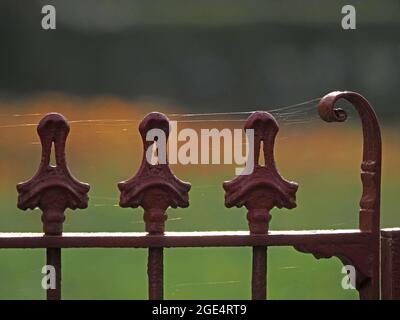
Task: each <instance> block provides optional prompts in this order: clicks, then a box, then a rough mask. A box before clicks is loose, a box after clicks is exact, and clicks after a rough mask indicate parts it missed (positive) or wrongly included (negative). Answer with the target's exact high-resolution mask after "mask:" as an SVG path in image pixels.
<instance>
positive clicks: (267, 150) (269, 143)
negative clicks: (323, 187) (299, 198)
mask: <svg viewBox="0 0 400 320" xmlns="http://www.w3.org/2000/svg"><path fill="white" fill-rule="evenodd" d="M244 128H245V130H246V134H247V136H248V138H249V141H251V139H252V136H253V137H254V147H253V149H251V148H249V156H248V160H247V161H248V162H252V163H253V164H254V166H253V170H252V172H246V174H242V175H240V176H238V177H236V178H235V179H234V180H231V181H226V182H224V184H223V187H224V189H225V206H226V207H228V208H230V207H233V206H236V207H242V206H243V205H244V206H245V207H246V208H247V210H248V213H247V220H248V221H249V228H250V232H251V233H266V232H267V231H268V224H269V221H270V219H271V215H270V210H271V209H272V208H273V207H278V208H287V209H292V208H294V207H296V192H297V189H298V185H297V183H295V182H291V181H287V180H285V179H284V178H282V177H281V175H280V174H279V172H278V170H277V168H276V165H275V160H274V143H275V137H276V135H277V133H278V130H279V127H278V124H277V122H276V120H275V119H274V117H273V116H272V115H271V114H269V113H267V112H261V111H258V112H254V113H253V114H252V115H251V116H250V117H249V118H248V119H247V121H246V124H245V127H244ZM261 142H263V150H262V152H263V155H264V158H265V165H264V166H262V165H260V164H259V156H260V149H261ZM250 144H251V143H250ZM246 168H248V165H246Z"/></svg>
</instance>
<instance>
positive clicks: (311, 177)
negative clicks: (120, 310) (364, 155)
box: [0, 99, 400, 299]
mask: <svg viewBox="0 0 400 320" xmlns="http://www.w3.org/2000/svg"><path fill="white" fill-rule="evenodd" d="M50 102H51V103H50ZM50 102H47V103H44V102H42V101H39V102H37V107H36V109H35V108H33V109H31V110H30V112H37V111H40V112H44V111H46V110H47V109H46V108H48V110H59V112H62V113H63V114H65V115H66V116H67V117H68V118H69V119H74V120H77V119H108V118H114V119H141V118H142V115H141V114H136V111H135V110H136V109H135V108H133V107H132V106H129V105H122V106H121V105H120V102H118V103H117V102H115V101H114V100H111V101H109V100H104V99H98V100H95V102H92V103H91V104H89V105H91V106H92V108H88V106H87V105H86V103H87V102H82V105H81V108H77V106H76V105H75V104H76V103H78V102H79V101H78V102H76V101H73V102H69V104H67V106H64V105H63V103H65V101H64V100H62V99H61V100H60V101H59V100H54V99H53V100H51V101H50ZM98 104H100V105H98ZM113 104H114V106H113V108H112V110H113V112H111V113H110V106H112V105H113ZM12 110H13V109H12ZM137 110H139V109H137ZM10 112H11V111H10ZM142 112H143V111H142ZM39 116H40V115H38V117H39ZM35 117H36V116H35ZM9 119H10V118H9V117H6V118H5V120H4V121H6V122H5V124H7V125H9V124H10V122H9ZM16 119H17V120H18V119H19V118H16ZM38 119H39V118H38ZM38 119H32V120H29V121H27V120H23V121H25V122H23V123H22V125H21V123H20V122H17V123H16V125H17V127H15V128H14V127H12V126H11V127H7V126H6V127H5V128H4V129H3V131H2V139H1V140H0V147H1V150H2V152H1V154H0V172H1V173H2V174H1V175H2V183H1V184H0V188H1V192H0V203H1V204H2V211H1V213H0V231H1V232H28V231H30V232H41V230H42V225H41V220H40V211H39V210H34V211H27V212H21V211H20V210H18V209H17V208H16V199H17V193H16V190H15V184H16V183H17V182H19V181H23V180H24V179H28V178H30V177H31V176H32V175H33V174H34V172H35V170H36V168H37V166H38V160H39V155H40V145H39V144H38V140H37V135H36V132H35V125H28V126H25V125H24V123H25V124H29V123H33V124H34V123H37V121H36V120H38ZM15 121H16V120H15ZM18 121H22V120H18ZM131 122H132V123H131ZM113 125H115V124H113V123H108V124H107V123H101V124H99V125H98V126H96V125H93V124H91V123H90V124H89V125H73V127H72V128H71V135H70V137H69V140H68V146H67V155H68V157H67V158H68V163H69V166H70V168H71V171H72V172H73V174H74V175H75V176H76V177H77V178H79V180H81V181H84V182H88V183H90V185H91V190H90V193H89V197H90V200H89V207H88V208H87V209H85V210H78V211H71V210H68V211H67V218H66V221H65V224H64V230H65V231H66V232H82V231H83V232H85V231H93V232H95V231H99V232H100V231H102V232H112V231H118V232H129V231H143V230H144V223H143V218H142V210H141V209H122V208H120V207H118V201H119V192H118V190H117V187H116V184H117V183H118V182H119V181H122V180H124V179H127V178H129V177H130V176H132V175H133V174H134V173H135V171H136V169H137V167H138V165H139V161H140V159H141V149H140V148H141V146H140V144H139V142H140V139H139V137H138V133H137V123H133V120H129V121H128V120H127V123H123V124H121V125H120V126H113ZM16 128H18V129H16ZM281 129H282V130H281V133H280V136H279V138H278V139H279V140H278V143H277V146H276V149H277V150H276V151H277V152H276V157H277V158H276V160H277V163H278V167H279V169H280V172H281V174H282V176H284V177H285V178H287V179H293V180H294V181H296V182H298V183H299V186H300V187H299V190H298V193H297V204H298V207H297V208H295V209H293V210H277V209H274V210H273V211H272V215H273V218H272V221H271V224H270V229H271V230H302V229H306V230H307V229H345V228H357V226H358V203H359V199H360V195H361V181H360V175H359V170H360V169H359V163H360V158H361V134H360V128H359V127H358V128H356V127H355V126H349V127H347V130H346V129H345V128H342V129H341V130H338V128H337V127H335V125H329V126H326V127H325V126H324V127H323V126H322V125H320V127H318V126H317V127H315V128H314V127H312V128H311V127H309V128H307V127H306V128H303V126H301V128H293V129H292V130H294V131H290V130H289V129H288V128H281ZM308 129H311V130H308ZM389 129H390V128H389ZM389 129H388V130H386V131H385V132H384V135H383V137H384V139H386V143H384V161H383V167H384V171H383V180H382V183H383V184H382V214H381V225H382V227H393V226H398V224H399V220H398V217H397V214H396V208H397V199H398V173H397V171H396V168H397V164H398V156H399V154H400V153H399V148H398V138H399V137H398V130H397V127H396V128H392V130H389ZM7 130H8V131H7ZM299 141H300V143H299ZM184 167H185V166H172V169H173V171H174V173H175V174H176V175H177V176H178V177H179V178H181V179H183V180H186V181H189V182H191V183H192V190H191V191H190V207H189V208H187V209H170V210H168V215H169V218H168V221H167V230H169V231H206V230H247V229H248V226H247V221H246V210H245V209H243V208H241V209H238V208H232V209H227V208H225V207H224V192H223V189H222V182H223V181H224V180H228V179H232V178H233V173H234V170H233V166H232V168H227V167H226V166H221V168H216V167H214V166H213V167H210V166H192V167H190V168H184ZM231 169H232V170H231ZM62 252H63V253H62V259H63V264H62V268H63V271H62V272H63V275H62V278H63V281H62V283H63V287H62V294H63V298H64V299H145V298H147V274H146V266H147V252H146V250H145V249H63V251H62ZM268 253H269V254H268V297H269V298H270V299H357V298H358V294H357V293H356V291H354V290H344V289H342V287H341V281H342V278H343V276H344V275H343V274H342V273H341V270H342V264H341V263H340V261H339V260H338V259H337V258H332V259H322V260H316V259H315V258H314V257H312V256H311V255H309V254H303V253H299V252H297V251H295V250H294V249H293V248H291V247H273V248H269V249H268ZM44 263H45V250H42V249H35V250H28V249H21V250H9V249H4V250H0V275H1V279H0V283H1V285H0V299H43V298H44V297H45V292H44V290H43V289H42V287H41V280H42V277H43V275H42V274H41V268H42V266H43V265H44ZM250 283H251V248H185V249H183V248H177V249H166V250H165V298H167V299H249V298H250V292H251V289H250Z"/></svg>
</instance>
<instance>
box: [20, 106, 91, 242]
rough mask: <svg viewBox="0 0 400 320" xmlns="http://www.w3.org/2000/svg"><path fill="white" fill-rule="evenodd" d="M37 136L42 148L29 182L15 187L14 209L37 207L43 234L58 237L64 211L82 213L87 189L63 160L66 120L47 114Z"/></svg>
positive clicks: (67, 129)
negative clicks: (80, 210) (53, 153)
mask: <svg viewBox="0 0 400 320" xmlns="http://www.w3.org/2000/svg"><path fill="white" fill-rule="evenodd" d="M37 132H38V134H39V137H40V141H41V144H42V159H41V162H40V165H39V169H38V171H37V173H36V174H35V175H34V176H33V177H32V179H30V180H29V181H26V182H22V183H19V184H18V185H17V191H18V194H19V195H18V204H17V206H18V208H19V209H22V210H26V209H28V208H29V209H34V208H36V207H39V208H40V209H41V210H42V212H43V214H42V221H43V231H44V233H45V234H46V235H59V234H61V233H62V231H63V222H64V220H65V215H64V211H65V209H67V208H70V209H73V210H74V209H77V208H79V209H84V208H86V207H87V205H88V196H87V193H88V191H89V189H90V186H89V185H88V184H87V183H82V182H80V181H78V180H76V179H75V178H74V177H73V176H72V174H71V173H70V171H69V169H68V167H67V163H66V160H65V142H66V139H67V136H68V133H69V125H68V122H67V120H66V119H65V118H64V117H63V116H62V115H61V114H59V113H49V114H47V115H46V116H45V117H44V118H43V119H42V120H41V121H40V122H39V125H38V127H37ZM53 143H54V150H55V158H56V166H52V165H50V155H51V146H52V144H53Z"/></svg>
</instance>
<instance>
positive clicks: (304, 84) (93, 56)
mask: <svg viewBox="0 0 400 320" xmlns="http://www.w3.org/2000/svg"><path fill="white" fill-rule="evenodd" d="M44 4H53V5H54V6H55V7H56V10H57V29H56V30H55V31H44V30H42V28H41V19H42V17H43V15H42V14H41V7H42V6H43V5H44ZM345 4H352V5H354V6H355V8H356V13H357V20H356V21H357V29H356V30H343V29H342V27H341V19H342V17H343V15H342V14H341V8H342V7H343V6H344V5H345ZM0 37H1V50H0V66H1V67H0V70H1V72H0V97H1V96H2V97H6V98H8V97H10V96H11V97H15V96H25V95H30V94H35V93H41V92H43V91H45V92H47V91H56V92H63V93H67V94H72V95H80V96H90V95H96V94H99V93H102V94H104V93H106V94H112V95H117V96H120V97H123V98H129V99H132V98H133V99H135V100H137V99H144V100H152V101H154V100H156V101H161V102H165V103H172V104H174V105H181V106H182V107H183V108H187V109H192V110H199V111H205V110H207V111H208V110H223V109H227V110H228V109H229V110H242V109H244V108H247V107H250V106H256V105H265V104H267V105H276V104H277V105H287V104H291V103H296V102H299V101H302V100H305V99H307V98H314V97H320V96H321V95H323V94H324V93H326V92H328V91H331V90H333V89H336V90H343V89H346V90H353V91H359V92H361V93H364V94H367V93H368V98H369V100H370V101H371V102H372V103H373V104H374V105H375V106H376V109H377V110H378V113H379V115H380V116H382V117H385V118H386V119H390V120H392V119H393V117H394V118H398V117H399V115H400V111H399V108H398V107H397V101H398V100H399V98H400V91H399V90H398V88H399V87H400V72H399V70H400V2H399V1H397V0H393V1H390V0H385V1H375V0H369V1H366V0H364V1H351V3H349V2H348V1H337V0H331V1H323V2H322V1H317V0H305V1H287V0H284V1H247V0H229V1H228V0H219V1H210V0H205V1H187V0H186V1H181V0H169V1H162V0H149V1H134V0H130V1H127V0H119V1H114V0H96V1H93V0H84V1H82V0H80V1H78V0H69V1H65V0H64V1H63V0H59V1H50V0H47V1H23V0H17V1H15V0H2V1H1V2H0Z"/></svg>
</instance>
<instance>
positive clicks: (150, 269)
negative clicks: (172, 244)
mask: <svg viewBox="0 0 400 320" xmlns="http://www.w3.org/2000/svg"><path fill="white" fill-rule="evenodd" d="M148 251H149V252H148V262H147V275H148V279H149V299H150V300H162V299H163V298H164V249H163V248H149V250H148Z"/></svg>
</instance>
